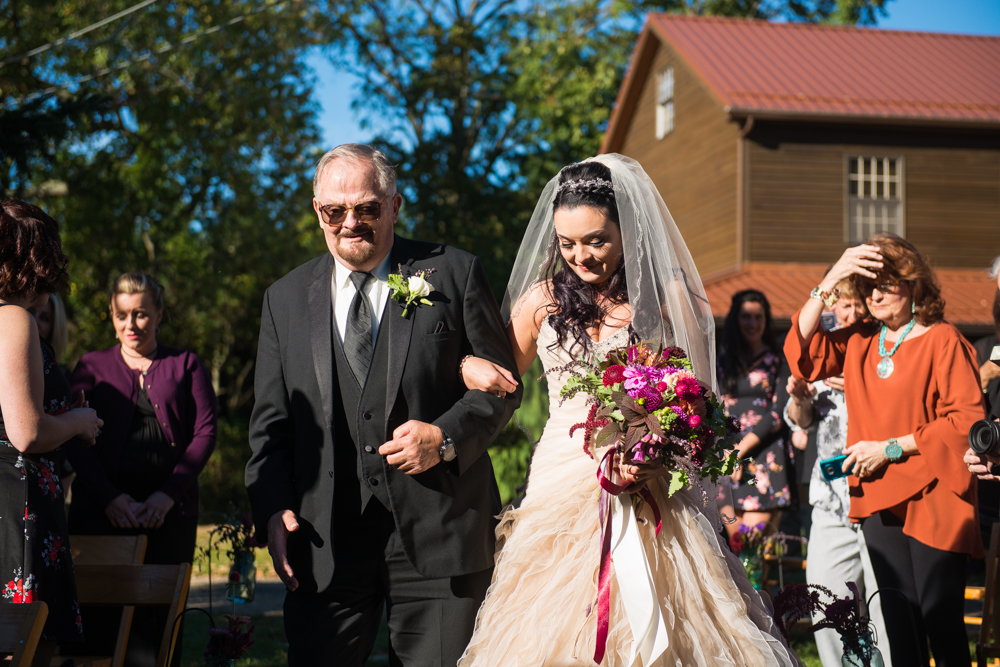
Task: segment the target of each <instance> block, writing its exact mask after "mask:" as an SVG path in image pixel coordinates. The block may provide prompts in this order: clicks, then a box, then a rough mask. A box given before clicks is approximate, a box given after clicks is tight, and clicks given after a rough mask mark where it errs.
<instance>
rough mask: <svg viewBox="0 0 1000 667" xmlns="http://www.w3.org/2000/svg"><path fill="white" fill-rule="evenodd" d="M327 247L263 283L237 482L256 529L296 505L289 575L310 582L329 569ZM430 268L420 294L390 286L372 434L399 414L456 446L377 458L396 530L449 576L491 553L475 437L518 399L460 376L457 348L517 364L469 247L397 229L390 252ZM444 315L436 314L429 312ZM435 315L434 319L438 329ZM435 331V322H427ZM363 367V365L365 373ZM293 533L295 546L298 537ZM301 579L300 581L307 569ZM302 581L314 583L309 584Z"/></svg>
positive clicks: (474, 567) (481, 450)
mask: <svg viewBox="0 0 1000 667" xmlns="http://www.w3.org/2000/svg"><path fill="white" fill-rule="evenodd" d="M334 261H335V260H334V259H333V257H332V256H331V255H330V254H329V253H327V254H325V255H323V256H322V257H318V258H316V259H314V260H312V261H311V262H308V263H306V264H303V265H302V266H300V267H298V268H296V269H295V270H293V271H291V272H290V273H289V274H287V275H286V276H284V277H283V278H282V279H281V280H279V281H278V282H276V283H274V284H273V285H271V287H270V288H268V290H267V293H266V294H265V296H264V306H263V312H262V314H261V326H260V343H259V347H258V350H257V368H256V376H255V380H254V389H255V392H256V403H255V405H254V409H253V415H252V417H251V423H250V447H251V449H252V450H253V455H252V457H251V459H250V461H249V463H248V464H247V468H246V485H247V491H248V493H249V496H250V503H251V506H252V508H253V515H254V521H255V523H256V528H257V534H258V535H260V536H266V535H267V522H268V519H269V518H270V517H271V516H272V515H273V514H274V513H276V512H279V511H282V510H286V509H291V510H294V511H295V512H296V513H297V514H298V515H299V519H300V529H299V531H298V532H297V533H295V534H293V535H292V537H291V539H292V540H293V542H296V541H301V540H307V541H308V543H309V546H308V547H305V545H304V544H302V543H301V542H299V543H298V544H297V545H296V544H292V543H290V545H289V555H290V557H293V555H294V557H295V558H296V559H297V561H298V562H296V561H294V560H293V562H291V565H292V568H293V569H294V571H295V573H296V577H297V578H298V579H299V582H300V584H302V583H305V585H306V586H307V587H308V588H313V590H323V589H324V588H325V587H326V586H327V585H328V584H329V582H330V580H331V577H332V575H333V569H334V558H333V553H334V552H333V543H334V542H335V541H336V540H337V535H335V534H333V533H334V531H333V527H332V519H333V513H334V512H336V511H337V508H336V507H333V506H332V505H333V485H334V478H335V474H334V455H333V450H334V446H335V442H334V433H335V430H336V429H335V428H334V423H333V419H334V408H333V400H334V396H335V395H336V391H335V388H334V385H335V384H336V383H337V378H336V377H335V375H334V374H335V373H336V364H335V363H334V359H333V347H332V346H333V345H334V338H333V337H334V336H335V335H337V334H336V330H335V328H334V324H333V306H332V301H331V292H330V290H331V277H332V274H333V270H334ZM400 264H402V265H403V267H404V270H405V272H407V273H409V272H415V271H417V270H419V269H428V268H433V269H434V270H435V272H434V273H433V274H432V275H431V276H429V278H428V279H429V281H430V282H431V283H432V284H433V286H434V288H435V289H434V292H433V293H432V294H431V296H430V299H431V301H432V302H433V304H434V305H433V306H426V305H424V306H419V307H415V308H414V307H411V309H410V312H409V313H408V315H407V317H405V318H404V317H401V315H402V305H401V304H399V303H397V302H395V301H393V300H391V299H390V300H389V303H388V304H387V308H386V310H385V312H384V314H383V315H382V319H381V321H380V322H381V323H380V327H389V330H388V334H389V345H390V347H389V363H388V373H387V375H386V378H385V401H386V410H385V414H386V423H385V440H386V441H388V440H390V439H391V437H392V432H393V430H394V429H395V428H396V427H398V426H400V425H401V424H403V423H405V422H406V421H408V420H410V419H416V420H419V421H423V422H428V423H432V424H436V425H437V426H439V427H440V428H441V429H442V430H443V431H444V432H445V433H447V434H448V435H449V436H450V437H451V438H452V439H453V440H454V442H455V449H456V452H457V458H456V460H454V461H452V462H450V463H440V464H438V465H437V466H435V467H434V468H432V469H431V470H428V471H427V472H424V473H421V474H419V475H406V474H403V473H400V472H399V471H397V470H396V469H394V468H393V467H392V466H390V465H388V464H387V463H386V462H385V459H384V457H383V458H382V459H381V461H382V465H383V468H384V472H385V475H386V479H387V484H388V492H389V498H390V500H391V505H392V507H391V508H389V509H390V510H391V512H392V515H393V519H394V521H395V525H396V530H397V532H398V534H399V536H400V537H401V539H402V542H403V547H404V550H405V553H406V556H407V558H408V560H409V561H410V563H411V564H412V565H413V566H414V568H415V569H416V570H417V571H418V572H420V573H421V574H422V575H423V576H426V577H445V576H458V575H462V574H468V573H471V572H479V571H482V570H485V569H488V568H490V567H492V566H493V555H494V545H495V538H494V534H493V530H494V527H495V525H496V520H495V516H496V515H497V514H498V513H499V511H500V509H501V508H500V496H499V492H498V490H497V486H496V481H495V478H494V475H493V465H492V463H491V462H490V458H489V455H488V454H487V453H486V449H487V447H488V446H489V445H490V443H491V442H492V441H493V439H494V438H495V437H496V435H497V434H498V433H499V432H500V429H501V428H503V426H504V425H505V424H506V423H507V421H508V420H509V419H510V417H511V415H512V414H513V412H514V410H515V408H517V406H518V405H519V403H520V397H521V393H520V389H519V390H518V392H517V393H515V394H513V395H508V396H507V397H506V398H498V397H496V396H492V395H490V394H487V393H484V392H479V391H469V390H466V389H465V386H464V385H463V384H462V382H461V379H460V378H459V375H458V366H459V363H460V361H461V359H462V358H463V357H464V356H465V355H467V354H474V355H476V356H477V357H482V358H484V359H489V360H490V361H494V362H496V363H498V364H501V365H503V366H505V367H506V368H508V369H510V370H512V371H514V372H516V365H515V362H514V357H513V354H512V352H511V349H510V345H509V343H508V341H507V336H506V333H505V328H504V326H503V324H502V322H501V319H500V311H499V309H498V308H497V304H496V300H495V299H494V298H493V294H492V292H491V291H490V288H489V284H488V283H487V280H486V275H485V273H484V272H483V268H482V265H481V263H480V261H479V259H478V258H476V257H475V256H473V255H470V254H469V253H466V252H462V251H461V250H457V249H455V248H451V247H448V246H444V245H437V244H430V243H421V242H416V241H410V240H407V239H403V238H400V237H398V236H397V237H396V238H395V241H394V243H393V248H392V251H391V260H390V266H391V267H392V270H393V271H395V270H397V266H398V265H400ZM442 322H443V323H444V326H443V327H442V326H440V324H439V323H442ZM442 329H443V331H442ZM436 331H437V332H436ZM373 381H377V380H374V379H372V378H369V380H368V382H369V383H371V382H373ZM304 547H305V548H304ZM310 579H312V581H310ZM314 587H315V588H314Z"/></svg>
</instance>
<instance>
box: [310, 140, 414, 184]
mask: <svg viewBox="0 0 1000 667" xmlns="http://www.w3.org/2000/svg"><path fill="white" fill-rule="evenodd" d="M334 160H350V161H352V162H355V163H367V164H370V165H371V166H372V167H373V168H374V169H375V178H376V180H377V181H378V187H379V190H381V191H382V194H384V195H394V194H396V168H395V167H394V166H393V165H392V163H391V162H389V158H387V157H386V156H385V153H383V152H382V151H380V150H379V149H377V148H372V147H371V146H367V145H365V144H341V145H340V146H337V147H336V148H334V149H331V150H329V151H327V152H326V153H324V154H323V157H321V158H320V159H319V162H317V163H316V175H315V176H313V194H315V193H316V190H318V189H319V181H320V178H322V176H323V172H325V171H326V168H327V167H329V166H330V163H331V162H333V161H334Z"/></svg>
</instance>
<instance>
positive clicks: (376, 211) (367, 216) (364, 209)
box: [354, 202, 382, 222]
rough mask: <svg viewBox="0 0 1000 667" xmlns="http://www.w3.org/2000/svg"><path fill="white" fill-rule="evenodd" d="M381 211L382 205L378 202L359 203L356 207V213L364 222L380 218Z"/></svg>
mask: <svg viewBox="0 0 1000 667" xmlns="http://www.w3.org/2000/svg"><path fill="white" fill-rule="evenodd" d="M381 212H382V207H381V206H379V204H378V202H366V203H364V204H358V205H357V206H355V207H354V215H356V216H358V220H361V221H362V222H373V221H375V220H378V218H379V215H380V214H381Z"/></svg>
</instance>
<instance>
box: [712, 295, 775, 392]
mask: <svg viewBox="0 0 1000 667" xmlns="http://www.w3.org/2000/svg"><path fill="white" fill-rule="evenodd" d="M744 303H759V304H760V305H761V306H763V308H764V337H763V343H764V345H766V346H767V348H768V349H769V350H770V351H771V352H772V353H774V354H781V349H780V348H779V347H778V339H777V337H776V336H775V335H774V320H772V319H771V303H770V302H769V301H768V300H767V297H766V296H764V293H763V292H761V291H759V290H755V289H745V290H743V291H741V292H737V293H736V294H734V295H733V304H732V305H731V306H730V307H729V314H728V315H726V323H725V325H724V326H723V328H722V354H721V357H722V359H720V361H721V363H720V364H719V370H721V371H722V384H723V387H722V388H723V391H724V392H725V393H727V394H732V393H733V392H735V391H736V383H737V382H739V379H740V378H741V377H743V376H745V375H746V374H747V373H749V372H750V365H751V364H752V363H753V360H754V358H753V353H752V352H751V350H750V346H749V345H747V341H746V339H745V338H743V332H742V331H740V309H741V308H742V307H743V304H744Z"/></svg>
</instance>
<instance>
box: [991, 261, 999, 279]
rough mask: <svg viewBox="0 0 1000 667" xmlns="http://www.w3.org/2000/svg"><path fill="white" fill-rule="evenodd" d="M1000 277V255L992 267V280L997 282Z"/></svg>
mask: <svg viewBox="0 0 1000 667" xmlns="http://www.w3.org/2000/svg"><path fill="white" fill-rule="evenodd" d="M998 276H1000V255H997V258H996V259H994V260H993V266H991V267H990V278H992V279H993V280H996V279H997V277H998Z"/></svg>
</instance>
